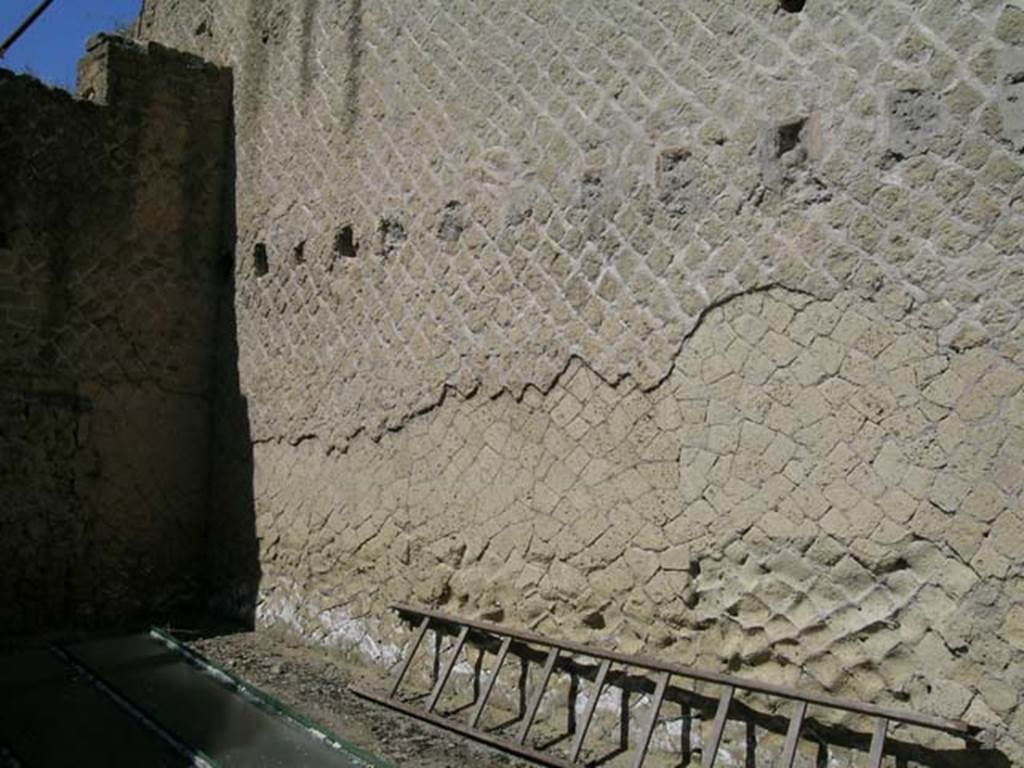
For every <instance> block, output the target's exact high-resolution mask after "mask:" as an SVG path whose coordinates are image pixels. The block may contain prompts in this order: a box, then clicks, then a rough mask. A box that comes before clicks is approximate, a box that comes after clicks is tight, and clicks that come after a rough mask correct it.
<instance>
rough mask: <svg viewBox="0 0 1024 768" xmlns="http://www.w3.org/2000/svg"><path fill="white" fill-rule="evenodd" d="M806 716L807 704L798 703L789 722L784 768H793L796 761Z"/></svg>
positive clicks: (784, 751) (783, 753)
mask: <svg viewBox="0 0 1024 768" xmlns="http://www.w3.org/2000/svg"><path fill="white" fill-rule="evenodd" d="M806 715H807V702H806V701H798V702H797V703H796V710H795V711H794V712H793V717H791V718H790V720H789V730H788V731H786V746H785V748H784V749H783V750H782V768H793V761H794V760H796V748H797V745H798V744H799V743H800V729H801V728H803V725H804V717H805V716H806Z"/></svg>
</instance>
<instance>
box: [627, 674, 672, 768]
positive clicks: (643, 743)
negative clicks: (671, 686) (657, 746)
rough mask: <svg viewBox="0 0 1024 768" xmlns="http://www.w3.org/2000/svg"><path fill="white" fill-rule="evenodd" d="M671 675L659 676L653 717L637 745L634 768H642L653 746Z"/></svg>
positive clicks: (652, 707) (652, 710) (653, 704)
mask: <svg viewBox="0 0 1024 768" xmlns="http://www.w3.org/2000/svg"><path fill="white" fill-rule="evenodd" d="M669 677H671V675H670V674H669V673H668V672H662V673H661V674H660V675H658V687H657V688H655V690H654V701H653V702H651V717H650V719H649V720H648V721H647V726H646V727H645V728H644V735H643V736H642V737H641V739H640V743H639V744H637V753H636V760H634V761H633V768H640V766H641V765H643V762H644V759H645V758H646V757H647V748H648V747H649V746H650V745H651V736H653V735H654V727H655V726H656V725H657V724H658V711H659V710H660V709H661V702H662V701H664V700H665V689H666V688H667V687H668V679H669Z"/></svg>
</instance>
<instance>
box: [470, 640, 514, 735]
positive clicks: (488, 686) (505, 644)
mask: <svg viewBox="0 0 1024 768" xmlns="http://www.w3.org/2000/svg"><path fill="white" fill-rule="evenodd" d="M511 646H512V638H511V637H506V638H505V639H504V640H502V641H501V648H499V649H498V658H497V660H495V662H494V671H493V672H491V676H490V677H489V678H487V682H486V683H484V689H483V691H481V692H480V701H478V702H477V704H476V707H474V708H473V716H472V717H471V718H469V727H470V728H476V724H477V723H479V722H480V715H482V714H483V713H484V707H485V706H487V699H489V698H490V697H491V691H492V690H494V683H495V681H496V680H497V679H498V673H499V672H500V671H501V665H502V664H504V663H505V657H506V656H508V649H509V648H510V647H511Z"/></svg>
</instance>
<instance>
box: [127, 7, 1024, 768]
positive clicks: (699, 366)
mask: <svg viewBox="0 0 1024 768" xmlns="http://www.w3.org/2000/svg"><path fill="white" fill-rule="evenodd" d="M785 6H790V7H785ZM785 6H784V7H782V8H780V7H779V4H778V3H776V2H768V1H766V2H755V3H742V4H741V3H696V4H689V5H686V4H683V5H681V4H679V3H673V2H667V0H666V1H665V2H661V1H660V0H652V1H651V2H644V3H635V2H629V0H613V1H612V2H606V3H596V4H594V3H572V2H560V1H559V2H546V3H544V2H537V3H524V4H519V3H451V2H442V1H441V0H428V1H427V2H417V3H412V2H406V1H405V0H390V1H389V2H379V3H365V2H360V1H359V0H350V1H349V2H345V3H336V4H323V3H321V4H319V5H318V4H316V3H304V4H296V3H285V2H279V1H277V0H274V1H273V2H265V3H264V2H260V3H250V4H248V5H245V4H239V3H234V2H228V1H227V0H209V1H207V2H199V0H179V1H178V2H171V1H170V0H152V1H151V2H148V3H147V6H146V15H145V18H144V19H143V28H144V30H145V34H146V35H149V36H151V37H154V38H156V39H160V40H164V41H168V42H170V43H171V44H174V45H176V46H180V47H182V48H185V49H191V50H195V51H197V52H200V53H202V54H204V55H206V56H207V57H210V58H212V59H213V60H216V61H219V62H222V63H226V64H231V65H233V66H234V67H235V72H236V90H235V99H236V102H235V104H236V126H237V146H238V155H237V158H238V187H237V189H238V195H237V231H238V242H239V246H238V251H239V253H243V254H249V253H251V251H252V247H253V245H254V244H255V243H257V242H262V243H265V244H266V247H267V250H268V254H269V259H268V264H269V269H268V271H267V274H266V275H264V276H262V277H260V278H259V279H256V275H255V265H254V264H253V263H252V262H251V261H250V260H248V259H240V260H239V261H238V264H237V269H236V280H237V289H238V290H237V297H236V302H235V310H236V312H237V315H238V327H239V335H238V345H239V376H240V384H241V389H242V391H243V393H244V394H245V396H246V398H247V399H248V415H249V417H250V423H251V426H252V431H253V436H254V438H255V439H256V440H257V441H258V442H257V444H256V446H255V447H254V469H255V506H256V521H257V529H258V532H259V536H260V539H261V546H262V548H263V551H262V554H261V562H262V563H263V566H264V569H265V579H264V583H263V588H262V595H263V600H264V601H263V602H262V603H261V607H260V610H261V616H262V617H263V619H264V620H265V621H267V622H279V623H284V624H287V625H289V626H291V627H292V628H293V629H295V630H297V631H299V632H302V633H304V634H305V635H307V636H309V637H313V638H316V639H319V640H325V639H327V638H332V639H337V640H338V642H344V643H345V644H348V645H353V646H359V647H362V648H363V649H364V650H366V651H367V653H369V654H370V655H372V652H373V650H374V648H375V647H376V645H375V644H379V643H380V642H381V639H382V637H383V636H384V634H386V630H387V628H386V627H384V628H382V627H381V626H380V625H379V624H376V623H375V622H374V621H373V620H372V618H371V617H374V616H377V615H379V614H380V613H381V611H382V608H383V606H384V605H385V604H386V602H387V600H389V599H393V598H403V597H404V598H408V597H410V596H412V595H414V594H416V590H417V589H419V590H425V591H426V592H427V593H429V597H430V598H431V599H434V600H436V602H437V603H438V604H441V605H445V606H448V607H451V608H455V609H459V610H462V611H465V612H472V611H492V610H495V608H496V606H497V607H500V608H501V610H502V612H503V616H504V617H505V619H506V620H508V621H510V622H514V623H517V624H524V625H536V626H539V627H541V628H543V629H549V630H551V631H557V632H559V633H564V634H571V635H576V636H580V637H586V638H590V637H597V636H600V637H602V638H612V640H613V641H614V642H617V643H618V644H619V646H620V647H622V648H628V649H647V650H650V649H651V648H654V647H658V648H660V650H659V651H658V652H659V653H664V654H666V655H671V656H673V657H676V658H680V659H683V660H694V661H699V662H701V663H704V664H708V665H726V664H733V665H738V666H740V667H742V668H743V670H744V671H745V672H747V673H749V674H759V675H764V676H766V677H770V678H772V679H774V680H777V681H786V680H791V681H797V680H801V681H803V682H805V683H806V684H810V685H816V686H818V687H820V688H823V689H827V690H830V691H834V692H837V693H843V694H847V695H854V696H861V697H866V698H872V699H877V700H883V701H884V700H888V701H893V700H896V699H898V700H899V701H901V702H903V703H906V704H909V705H911V706H915V707H918V708H922V709H928V710H931V711H943V712H946V713H948V712H951V711H953V710H963V714H964V716H965V717H968V718H971V717H975V716H976V717H977V718H978V719H979V722H983V723H985V724H989V725H991V726H992V727H993V728H994V729H995V731H996V739H997V744H998V745H999V748H1000V749H1001V750H1002V751H1003V753H1004V754H1005V755H1008V756H1009V759H1010V761H1011V763H1013V762H1021V761H1022V760H1024V746H1022V744H1021V742H1020V735H1019V734H1020V727H1019V726H1020V723H1021V722H1022V720H1021V717H1022V716H1021V714H1020V707H1019V704H1009V703H1008V698H1009V697H1007V695H1005V692H1003V691H1001V690H1000V689H999V688H998V686H993V685H984V684H982V681H983V680H985V679H990V680H999V679H1001V678H1007V679H1009V678H1010V677H1011V676H1012V675H1014V674H1016V675H1017V678H1015V679H1019V671H1018V672H1016V673H1014V672H1013V670H1015V669H1016V670H1019V669H1020V665H1021V663H1022V662H1021V656H1020V651H1019V649H1017V648H1015V647H1013V646H1012V645H1011V642H1010V641H1009V640H1008V639H1007V637H1006V635H1005V634H1001V633H1000V631H1001V623H1000V621H1001V618H1002V617H1003V616H1005V615H1006V614H1007V612H1008V611H1009V610H1010V608H1011V607H1013V606H1018V605H1020V602H1021V600H1022V599H1024V598H1022V596H1021V588H1022V587H1021V579H1022V572H1021V565H1020V562H1019V559H1020V558H1019V557H1016V558H1015V557H1013V556H1012V555H1013V553H1012V552H1010V550H1012V549H1013V548H1014V547H1017V546H1019V545H1020V542H1018V541H1017V540H1016V537H1017V536H1018V535H1019V534H1018V533H1017V528H1016V525H1015V522H1014V518H1011V517H1007V516H1008V515H1018V516H1019V510H1020V500H1021V499H1020V494H1021V488H1022V485H1024V470H1022V469H1021V467H1022V466H1024V437H1022V435H1021V429H1022V428H1024V426H1022V423H1024V416H1022V403H1024V400H1022V399H1021V398H1022V395H1021V392H1020V386H1019V383H1017V382H1018V381H1019V375H1020V373H1021V368H1022V365H1024V325H1022V314H1021V313H1022V307H1024V295H1022V291H1024V287H1022V286H1024V272H1022V270H1021V266H1020V262H1021V248H1020V243H1021V237H1022V235H1024V209H1022V208H1021V206H1020V203H1019V200H1020V199H1021V198H1022V197H1024V166H1022V164H1021V161H1020V158H1019V157H1018V156H1017V152H1016V149H1017V147H1016V139H1015V138H1014V135H1013V131H1014V130H1015V128H1014V123H1013V120H1012V119H1009V120H1008V119H1006V117H1005V115H1004V112H1003V110H1004V108H1005V102H1006V100H1007V99H1008V94H1009V95H1011V96H1012V93H1009V92H1008V91H1007V90H1006V89H1004V84H1003V82H1002V81H1003V80H1005V72H1003V70H1005V64H1001V63H1000V61H1001V59H1003V60H1005V58H1006V57H1008V56H1012V54H1007V53H1005V52H1006V51H1007V50H1009V49H1010V48H1011V47H1015V46H1019V45H1021V40H1020V35H1019V34H1018V32H1019V29H1018V28H1019V27H1020V24H1019V20H1020V15H1021V11H1020V8H1019V4H1017V3H1007V2H1003V1H1002V0H998V1H996V2H984V3H982V2H979V3H967V2H959V1H957V0H950V2H930V3H918V4H914V6H913V8H910V7H909V6H907V5H906V4H901V3H896V2H882V3H874V4H850V3H840V2H838V1H837V0H817V1H816V2H809V3H807V4H806V5H802V4H799V3H787V4H785ZM797 6H799V8H798V7H797ZM789 11H793V12H789ZM797 11H798V12H797ZM304 14H308V16H307V15H304ZM201 26H202V27H203V28H204V29H207V30H211V31H212V35H207V34H203V35H196V34H195V30H196V29H198V28H200V27H201ZM1011 85H1012V84H1011ZM1011 117H1012V116H1011ZM812 118H813V120H814V121H816V122H815V125H814V126H813V127H814V131H810V130H809V129H810V128H811V127H812V123H811V119H812ZM801 120H806V121H807V122H805V123H803V124H799V123H800V121H801ZM798 124H799V125H798ZM780 128H782V129H784V130H782V132H781V133H780V132H779V129H780ZM766 130H775V131H776V132H775V133H774V134H769V135H768V138H769V139H771V140H770V141H768V140H766V134H765V131H766ZM812 138H813V140H812ZM803 145H806V147H805V148H802V147H803ZM671 148H685V153H683V152H682V151H681V150H673V151H676V152H677V154H675V155H673V156H672V157H673V158H675V160H676V162H674V163H670V167H669V168H668V169H667V171H668V172H667V173H666V172H663V173H661V174H659V173H658V169H659V158H662V159H663V158H664V155H663V153H664V152H665V151H666V149H671ZM762 153H763V154H762ZM662 170H663V171H664V170H666V169H665V167H664V163H662ZM453 200H457V201H459V202H460V203H461V204H462V205H463V206H464V208H463V209H462V210H461V213H464V214H465V218H464V219H462V220H460V221H459V222H458V226H447V225H445V222H444V219H443V216H439V213H438V212H439V211H443V210H444V206H446V205H447V204H448V203H449V202H451V201H453ZM382 222H393V223H395V224H397V225H398V227H400V230H399V229H395V228H394V227H392V226H391V224H388V225H387V226H382ZM463 224H465V226H464V227H463ZM339 225H350V226H351V227H352V230H353V235H354V238H353V239H354V241H355V242H358V243H361V244H366V245H365V246H364V247H362V248H360V250H359V253H358V255H357V257H356V258H352V259H346V260H344V261H336V260H335V259H334V258H333V256H332V253H331V249H332V243H333V241H334V233H335V232H336V231H337V228H338V226H339ZM460 227H462V228H461V229H459V228H460ZM455 231H459V235H458V237H457V238H456V237H454V233H455ZM399 235H400V236H399ZM298 241H303V242H305V244H306V245H305V248H304V253H305V255H306V257H305V259H304V260H303V262H302V263H301V264H295V263H294V262H293V261H292V260H290V259H288V258H284V257H282V254H288V253H290V252H291V249H292V248H293V247H294V244H295V243H296V242H298ZM329 265H331V266H329ZM1007 371H1009V372H1011V374H1012V375H1009V376H1007V375H1006V374H1005V372H1007ZM1014 376H1017V377H1018V378H1017V379H1014ZM666 464H667V466H666ZM673 470H674V471H673ZM673 483H674V484H673ZM228 508H230V505H226V506H225V509H228ZM245 511H246V510H245V509H244V508H243V509H241V511H240V512H239V514H240V515H244V513H245ZM453 536H454V537H456V538H457V539H462V540H463V542H462V543H464V544H465V549H464V550H462V553H461V555H460V556H459V559H458V562H457V563H454V560H455V558H454V556H453V557H452V558H438V557H436V556H435V555H434V554H432V553H433V552H435V547H436V545H437V544H438V542H446V541H448V539H449V538H450V537H453ZM675 547H686V548H687V549H688V551H689V553H690V557H691V558H692V562H693V563H694V564H695V565H694V566H693V567H692V568H691V569H690V570H688V571H683V570H678V568H677V567H676V566H678V564H679V560H678V559H677V558H678V555H673V556H670V555H668V554H667V553H671V552H675V550H674V548H675ZM444 549H445V551H446V552H447V551H456V552H458V551H459V548H455V549H454V550H450V549H448V548H444ZM1016 551H1017V552H1019V549H1018V550H1016ZM776 563H777V564H778V571H775V570H774V569H773V568H772V564H776ZM410 573H411V574H415V581H416V582H417V583H415V584H414V583H413V580H411V579H410V578H409V577H408V575H407V574H410ZM684 574H686V575H688V577H689V578H688V580H687V579H685V578H683V576H684ZM798 574H799V575H798ZM562 576H564V577H565V578H564V582H565V583H564V584H563V583H560V581H559V580H560V578H561V577H562ZM421 581H422V585H421V584H419V582H421ZM684 581H685V582H686V583H685V584H684V583H683V582H684ZM469 585H472V589H470V587H469ZM613 605H614V606H618V607H617V608H615V609H614V610H612V608H611V606H613ZM338 606H341V608H338ZM334 610H338V611H344V615H345V617H347V618H346V619H345V622H340V623H339V626H344V627H346V628H348V629H347V630H346V631H347V632H348V630H350V629H351V627H352V626H359V627H361V629H360V630H359V631H358V632H356V631H354V630H353V631H350V632H348V634H346V633H344V632H341V631H338V632H336V633H334V634H332V633H333V632H334V630H333V629H331V627H332V626H334V625H333V624H331V622H332V621H333V619H332V618H331V617H332V616H334V614H333V613H331V611H334ZM597 614H600V617H601V621H600V622H598V621H597V620H596V619H595V618H594V617H595V615H597ZM997 618H998V619H999V620H997ZM584 619H586V621H584ZM967 619H969V620H967ZM339 621H340V620H339ZM364 621H365V623H362V624H360V623H359V622H364ZM588 622H589V623H588ZM598 625H600V626H601V627H602V628H601V629H599V630H598V629H594V627H596V626H598ZM1010 634H1011V635H1012V631H1011V632H1010ZM664 638H670V640H669V642H668V644H667V645H665V646H664V647H662V646H661V645H660V644H661V642H662V640H663V639H664ZM1015 665H1016V666H1015ZM923 670H924V671H923ZM853 671H855V672H856V674H854V673H853ZM933 691H937V692H939V693H937V694H934V695H933ZM943 692H945V694H948V695H945V694H944V693H943ZM961 705H964V706H965V707H966V709H964V706H961ZM975 759H976V758H975V756H973V755H972V756H970V760H975ZM965 764H972V765H973V764H977V763H970V762H968V763H965Z"/></svg>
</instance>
